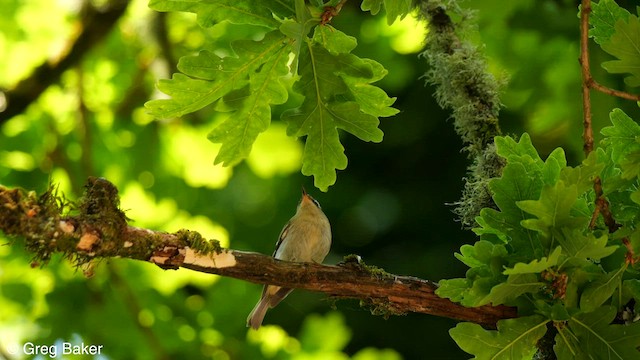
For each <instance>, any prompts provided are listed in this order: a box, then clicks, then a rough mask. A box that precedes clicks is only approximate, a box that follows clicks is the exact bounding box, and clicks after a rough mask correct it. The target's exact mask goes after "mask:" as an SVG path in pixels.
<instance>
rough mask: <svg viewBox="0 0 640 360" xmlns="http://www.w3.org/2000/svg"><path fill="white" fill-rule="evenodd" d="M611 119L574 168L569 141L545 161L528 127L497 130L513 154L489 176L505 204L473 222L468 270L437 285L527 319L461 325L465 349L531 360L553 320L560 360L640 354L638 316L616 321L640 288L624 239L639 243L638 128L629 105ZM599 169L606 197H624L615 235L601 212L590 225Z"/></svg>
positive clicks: (456, 333)
mask: <svg viewBox="0 0 640 360" xmlns="http://www.w3.org/2000/svg"><path fill="white" fill-rule="evenodd" d="M611 121H612V123H613V126H610V127H607V128H604V129H603V130H602V134H603V135H604V136H605V140H604V141H603V142H602V147H601V148H599V149H598V151H597V152H594V153H592V154H591V155H590V156H589V157H588V158H587V159H585V160H584V161H583V162H582V163H581V164H580V165H578V166H576V167H570V166H567V163H566V159H565V155H564V151H563V150H562V149H556V150H555V151H553V152H552V153H551V154H550V155H549V156H548V157H547V159H546V160H544V161H543V160H542V159H541V158H540V156H539V155H538V153H537V152H536V150H535V148H534V147H533V145H532V143H531V139H530V137H529V135H528V134H526V133H525V134H524V135H522V137H521V138H520V139H519V141H516V140H514V139H512V138H510V137H497V138H496V148H497V153H498V155H500V156H501V157H503V158H504V159H505V160H506V162H507V164H506V166H505V168H504V171H503V174H502V176H501V177H499V178H495V179H493V180H491V182H490V184H489V187H490V190H491V193H492V194H493V199H494V201H495V203H496V205H497V206H498V210H494V209H488V208H487V209H483V210H482V211H481V214H480V216H479V217H478V218H477V219H476V221H477V223H478V227H477V228H476V229H474V231H475V232H476V234H477V235H478V236H479V240H478V241H477V242H476V243H475V244H474V245H464V246H462V247H461V249H460V253H457V254H456V258H458V259H459V260H460V261H462V262H463V263H465V264H466V265H467V266H469V270H468V271H467V273H466V277H465V278H461V279H451V280H443V281H441V283H440V284H441V287H440V288H439V289H438V292H437V293H438V294H439V295H440V296H443V297H447V298H450V299H451V300H453V301H456V302H460V303H462V304H464V305H466V306H474V307H475V306H481V305H486V304H492V305H500V304H504V305H508V306H517V307H518V309H519V313H520V314H521V315H523V317H521V318H518V319H511V320H506V321H502V322H500V323H499V324H498V331H486V330H483V329H482V328H480V327H479V326H477V325H472V324H459V325H458V326H457V327H456V328H454V329H452V330H451V335H452V337H453V338H454V340H456V342H457V343H458V344H459V345H460V346H461V348H462V349H463V350H465V351H468V352H470V353H473V354H474V355H476V356H477V357H478V358H505V359H506V358H514V356H516V358H521V357H524V358H527V357H530V356H531V355H532V354H533V353H535V351H536V347H535V346H536V343H537V341H538V340H539V339H540V338H541V337H542V336H543V335H544V333H545V332H546V330H545V329H546V327H545V326H544V325H546V324H547V323H549V322H551V324H552V325H553V326H554V327H555V329H556V330H557V335H556V337H555V342H556V346H555V348H554V349H555V351H556V354H557V355H558V357H559V358H561V359H569V358H574V357H576V356H578V357H580V354H582V355H584V354H598V355H597V356H596V357H605V356H607V354H612V357H613V358H620V359H623V358H629V357H628V356H626V355H620V357H617V355H615V354H627V355H628V354H630V353H636V356H637V350H636V347H637V346H638V345H640V323H634V324H629V325H610V324H611V322H612V321H613V319H614V317H615V315H616V312H617V311H622V310H626V311H630V312H632V313H634V312H635V311H636V310H637V309H636V308H634V305H635V299H639V297H638V296H640V293H637V292H636V291H637V290H636V289H637V286H638V282H639V281H640V280H639V279H638V276H637V272H636V271H635V270H633V269H632V268H631V266H630V265H631V264H633V261H629V256H628V255H627V256H626V257H625V253H626V252H627V251H628V250H627V248H626V247H624V246H621V244H622V242H621V239H622V237H626V238H627V239H630V240H629V241H630V247H631V248H632V249H638V248H639V247H640V241H639V238H638V232H637V230H636V229H637V228H638V218H637V216H636V215H637V214H638V211H637V210H638V208H637V203H635V202H634V199H637V187H638V175H639V172H638V171H637V166H638V165H637V164H638V163H637V161H633V159H635V158H636V157H635V156H636V153H637V151H638V150H639V149H640V148H639V146H640V143H639V141H638V140H637V139H640V126H639V125H638V124H636V123H635V122H634V121H633V120H631V119H630V118H629V117H628V116H626V115H625V114H624V113H623V112H622V111H621V110H614V111H613V112H612V113H611ZM596 176H599V177H600V178H601V179H602V183H603V187H604V195H605V196H607V197H608V198H610V199H616V202H615V203H616V204H618V205H616V206H613V208H612V212H613V216H614V217H615V219H616V220H617V221H618V222H619V224H620V225H621V227H620V229H619V230H618V231H617V232H616V233H614V234H608V232H607V231H606V226H605V224H604V223H603V222H602V220H601V219H599V220H598V221H596V222H595V224H591V217H592V216H591V215H592V214H593V212H594V210H595V207H594V205H593V204H594V199H595V194H594V190H593V189H592V184H593V180H594V178H595V177H596ZM590 225H593V226H590ZM634 251H635V250H634ZM632 300H633V301H632ZM620 331H627V334H628V335H629V336H628V337H627V338H625V341H618V340H617V339H616V338H614V337H613V336H611V335H610V334H611V333H616V332H620ZM481 344H485V345H486V344H489V345H490V346H485V345H481Z"/></svg>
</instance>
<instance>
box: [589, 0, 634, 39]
mask: <svg viewBox="0 0 640 360" xmlns="http://www.w3.org/2000/svg"><path fill="white" fill-rule="evenodd" d="M629 15H631V14H629V12H628V11H627V10H626V9H623V8H621V7H620V6H618V4H616V2H615V1H614V0H600V1H599V2H597V3H592V4H591V16H589V24H591V26H592V27H591V29H589V37H592V38H593V40H594V41H595V42H596V43H598V44H602V43H604V42H607V41H608V40H609V39H610V38H611V36H612V35H613V34H614V33H615V24H616V22H617V21H618V20H624V21H628V19H629Z"/></svg>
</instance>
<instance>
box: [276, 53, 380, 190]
mask: <svg viewBox="0 0 640 360" xmlns="http://www.w3.org/2000/svg"><path fill="white" fill-rule="evenodd" d="M300 64H301V66H300V68H299V72H300V73H299V75H300V80H299V81H298V82H297V83H296V84H295V86H294V90H296V91H297V92H299V93H301V94H302V95H303V96H304V101H303V103H302V104H301V105H300V106H299V107H298V108H296V109H291V110H287V111H285V112H284V113H283V115H282V119H283V120H284V121H286V122H287V124H288V127H287V134H289V135H295V136H298V137H300V136H307V140H306V144H305V148H304V152H303V167H302V173H303V174H304V175H313V176H314V178H315V185H316V186H317V187H318V188H320V189H321V190H326V189H327V188H328V187H329V186H330V185H332V184H334V183H335V180H336V172H335V171H336V169H338V170H342V169H345V168H346V166H347V157H346V156H345V155H344V148H343V147H342V144H341V143H340V139H339V135H338V130H337V129H338V128H340V129H343V130H345V131H347V132H349V133H351V134H353V135H355V136H357V137H358V138H360V139H362V140H365V141H373V142H380V141H382V135H383V134H382V131H381V130H380V129H379V128H378V124H379V120H378V119H377V118H376V117H375V116H372V115H369V114H366V113H364V112H362V111H361V109H360V105H359V104H358V103H357V102H355V101H354V98H353V95H352V94H351V93H350V91H349V88H348V87H347V85H346V83H345V81H344V80H343V79H344V78H362V79H367V80H371V79H373V78H374V77H373V76H374V74H373V71H372V68H371V65H370V63H369V62H367V61H364V60H363V59H360V58H358V57H357V56H355V55H352V54H338V55H332V54H331V53H330V52H329V51H327V50H326V49H325V48H324V47H322V46H321V45H319V44H317V43H315V42H312V41H307V42H306V44H305V45H303V46H302V50H301V53H300ZM371 81H372V80H371Z"/></svg>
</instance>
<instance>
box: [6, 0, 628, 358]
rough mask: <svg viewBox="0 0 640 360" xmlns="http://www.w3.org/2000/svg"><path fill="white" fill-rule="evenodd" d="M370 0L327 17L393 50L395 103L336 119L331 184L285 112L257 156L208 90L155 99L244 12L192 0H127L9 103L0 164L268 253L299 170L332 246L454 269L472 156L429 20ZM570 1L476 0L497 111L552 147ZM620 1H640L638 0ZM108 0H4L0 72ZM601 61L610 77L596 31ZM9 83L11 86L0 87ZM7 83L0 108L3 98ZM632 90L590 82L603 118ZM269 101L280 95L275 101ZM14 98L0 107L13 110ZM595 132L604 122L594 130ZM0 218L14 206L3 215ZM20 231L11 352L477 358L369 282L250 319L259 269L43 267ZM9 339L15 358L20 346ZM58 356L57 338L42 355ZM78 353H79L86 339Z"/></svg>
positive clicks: (568, 58)
mask: <svg viewBox="0 0 640 360" xmlns="http://www.w3.org/2000/svg"><path fill="white" fill-rule="evenodd" d="M359 3H360V2H356V1H354V2H347V5H346V6H345V8H344V9H343V11H342V12H341V13H340V15H339V16H337V17H336V18H334V19H333V22H332V24H333V25H334V26H335V27H337V28H339V29H341V30H342V31H344V32H345V33H347V34H350V35H353V36H355V37H357V38H358V42H359V45H358V47H357V48H356V49H355V51H354V52H355V53H356V54H358V55H359V56H362V57H367V58H372V59H375V60H376V61H378V62H380V63H382V64H383V65H384V66H385V67H386V68H387V69H388V70H389V75H388V76H387V77H386V78H385V79H384V80H382V81H380V82H379V85H380V86H381V87H383V88H384V89H385V90H386V91H387V93H388V94H389V95H390V96H394V97H397V98H398V99H397V101H396V104H395V107H396V108H398V109H400V110H401V112H400V114H398V115H397V116H395V117H393V118H387V119H382V120H381V125H380V127H381V128H382V130H383V131H384V133H385V138H384V141H383V142H382V143H380V144H372V143H363V142H361V141H359V140H357V139H355V138H353V137H351V136H344V137H343V138H342V141H343V144H344V145H345V148H346V154H347V156H348V158H349V166H348V168H347V169H346V170H345V171H341V172H339V173H338V181H337V183H336V185H334V186H332V187H331V188H330V189H329V192H327V193H321V192H320V191H318V190H317V189H314V188H313V185H312V184H313V180H312V179H311V178H306V177H304V176H302V175H301V174H300V166H301V164H300V159H301V153H302V143H301V142H300V141H299V140H296V139H292V138H287V137H286V135H285V125H284V124H283V123H282V122H280V121H279V120H274V121H273V123H272V126H271V128H270V129H269V130H268V131H267V132H266V133H264V134H262V135H261V136H260V137H259V138H258V141H257V142H256V144H255V145H254V147H253V151H252V153H251V156H250V157H249V159H248V160H247V161H245V162H243V163H241V164H240V165H238V166H237V167H235V168H233V169H229V168H223V167H221V166H213V159H214V158H215V155H216V153H217V149H218V147H219V145H216V144H212V143H210V142H209V141H208V140H207V138H206V135H207V133H208V132H209V131H210V130H211V129H212V128H213V127H214V126H215V124H216V122H217V121H219V120H220V119H221V117H220V116H219V115H217V114H216V113H215V112H214V111H213V110H212V109H210V108H205V109H203V110H202V111H199V112H197V113H196V114H193V115H190V116H185V117H184V118H181V119H174V120H171V121H157V120H154V119H152V118H151V117H149V116H148V115H147V114H146V113H145V110H144V108H143V104H144V102H145V101H147V100H149V99H151V98H156V97H158V96H159V93H157V91H156V90H155V89H154V83H155V82H156V81H157V80H158V79H160V78H168V77H170V74H171V73H172V72H173V71H174V70H173V69H175V65H176V61H177V59H178V58H179V57H180V56H182V55H187V54H192V53H193V52H196V51H198V50H200V49H202V48H207V49H211V50H215V51H217V53H218V54H224V53H228V52H229V51H230V49H229V48H228V46H227V43H228V41H229V40H230V39H236V38H245V37H247V36H248V34H247V33H246V32H245V30H243V28H241V27H238V26H234V25H231V24H226V23H222V24H219V25H216V26H214V27H212V28H208V29H202V28H199V27H198V25H197V24H196V21H195V16H194V15H193V14H185V13H169V14H158V13H156V12H153V11H151V10H149V9H148V7H147V1H146V0H133V1H130V2H128V4H127V5H126V6H127V9H126V12H125V14H124V15H123V16H122V17H121V18H119V20H118V22H117V23H116V25H115V27H114V28H113V30H112V31H110V32H109V33H108V35H107V36H106V38H105V39H104V40H102V41H99V42H97V43H95V44H92V47H91V49H90V50H89V51H88V52H87V53H86V54H85V55H84V56H83V57H82V58H81V59H78V61H77V63H76V64H75V65H74V66H72V67H71V68H70V69H69V70H67V71H65V72H64V73H63V74H62V76H61V77H60V79H59V81H56V82H55V83H54V84H53V85H51V86H49V87H48V88H47V89H46V90H45V91H44V93H43V94H42V95H41V96H40V97H39V98H37V99H34V102H33V103H32V104H31V106H29V107H28V108H27V110H26V111H24V112H23V113H21V114H20V115H17V116H14V117H12V118H10V119H3V120H1V122H0V184H2V185H4V186H9V187H14V186H17V187H22V188H25V189H29V190H36V191H39V192H41V191H43V190H44V189H45V188H46V187H47V184H48V182H49V181H51V182H54V183H58V184H60V190H62V191H63V192H64V193H65V194H66V196H67V197H68V198H70V199H76V198H77V197H78V196H79V195H80V194H81V192H82V186H83V184H84V182H85V180H86V178H87V176H90V175H93V176H103V177H106V178H107V179H109V180H110V181H111V182H113V183H114V184H116V186H117V187H118V188H119V189H120V194H121V196H122V208H123V209H125V210H126V211H127V216H128V217H130V218H131V219H133V224H134V225H136V226H140V227H148V228H152V229H158V230H165V231H176V230H178V229H180V228H188V229H192V230H197V231H200V232H201V233H202V234H203V235H204V236H205V237H207V238H215V239H219V240H221V241H222V242H223V245H224V246H228V247H231V248H233V249H239V250H247V251H257V252H261V253H265V254H271V252H272V251H273V246H274V244H275V241H276V238H277V236H278V233H279V231H280V230H281V227H282V226H283V225H284V224H285V222H286V221H287V220H288V219H289V217H291V216H292V215H293V213H294V211H295V206H296V204H297V201H298V198H299V197H300V188H301V186H305V187H306V188H307V190H309V192H310V193H312V195H313V196H314V197H315V198H316V199H317V200H319V201H320V203H321V204H322V206H323V209H324V211H325V213H326V214H327V216H328V217H329V219H330V221H331V223H332V228H333V236H334V243H333V246H332V250H331V253H330V255H329V256H328V258H327V260H326V261H325V263H328V264H335V263H337V262H339V261H341V259H342V257H343V256H344V255H347V254H351V253H355V254H359V255H360V256H362V257H363V259H364V260H365V261H366V262H367V263H368V264H373V265H376V266H379V267H382V268H384V269H385V270H387V271H389V272H391V273H396V274H403V275H413V276H418V277H421V278H425V279H431V280H439V279H443V278H452V277H461V276H463V274H464V271H465V267H464V266H463V264H461V263H460V262H458V261H456V260H455V259H454V257H453V253H454V252H455V251H457V250H458V248H459V247H460V245H462V244H465V243H470V242H472V241H473V240H474V235H473V233H472V232H471V231H468V230H464V229H461V226H460V223H458V222H456V221H455V217H454V215H453V214H452V209H453V207H452V205H451V204H452V203H455V202H456V201H457V200H458V199H459V197H460V191H461V189H462V186H463V177H464V176H465V174H466V166H467V165H468V161H467V159H466V157H465V154H463V153H461V152H460V147H461V143H460V140H459V139H458V138H457V137H456V135H455V133H454V131H453V126H452V121H451V120H449V119H448V118H449V113H447V112H444V111H442V110H441V109H440V108H439V107H438V106H437V104H436V103H435V100H434V99H433V97H432V93H433V89H432V88H430V87H429V86H427V87H425V86H424V82H423V80H422V79H420V76H421V75H422V74H423V73H424V72H426V71H427V70H428V67H427V64H426V61H425V60H424V59H422V58H419V57H418V53H419V52H420V51H421V49H422V45H423V39H424V24H421V23H420V22H418V21H417V20H415V19H414V18H412V17H407V18H406V19H405V20H404V21H402V22H400V23H396V24H395V25H394V26H392V27H388V26H387V25H386V19H385V17H384V16H383V14H378V16H375V17H374V16H370V15H369V14H368V13H362V12H361V11H360V10H359V5H360V4H359ZM577 3H578V2H577V1H565V0H537V1H534V0H522V1H517V2H503V1H490V0H477V1H473V2H465V3H464V4H463V5H466V6H472V7H473V8H474V9H477V10H479V11H478V12H477V13H476V15H477V16H476V20H477V21H478V32H477V33H473V34H469V37H470V38H471V39H472V40H473V41H474V42H475V43H477V44H479V45H480V46H481V48H482V51H483V52H484V53H485V54H486V56H487V58H488V66H489V70H490V71H491V72H492V73H494V75H495V76H496V77H497V78H499V79H501V80H502V81H504V83H505V86H504V89H503V94H502V99H503V103H504V109H503V111H502V113H501V116H500V122H501V126H502V128H503V131H504V132H505V133H507V134H516V135H517V134H520V133H522V132H523V131H527V132H529V133H530V134H531V135H532V137H533V141H534V144H535V145H536V146H537V148H538V149H539V151H540V152H541V153H542V154H548V153H549V152H551V151H552V150H553V149H554V148H556V147H559V146H561V147H564V148H565V150H566V152H567V155H568V158H569V161H570V164H575V163H577V162H579V161H580V160H581V159H582V150H581V146H582V144H581V131H582V130H581V121H582V120H581V116H582V108H581V97H580V96H581V92H580V71H579V65H578V61H577V59H578V52H579V45H578V18H577V16H576V14H577ZM619 3H620V5H628V6H629V7H631V6H633V4H631V2H622V1H621V2H619ZM87 6H92V7H94V8H98V9H100V8H108V7H109V6H113V4H112V3H110V2H109V1H108V0H102V1H100V0H95V1H91V2H85V1H82V0H58V1H50V0H30V1H26V0H4V1H3V8H4V10H3V11H2V12H1V13H0V54H1V55H0V89H5V90H6V91H11V89H12V88H13V87H14V86H15V85H16V84H17V83H18V82H19V81H20V80H21V79H23V78H26V77H29V76H30V74H31V73H32V72H33V70H34V68H35V67H37V66H38V65H39V64H41V63H43V62H46V61H50V62H55V61H56V58H57V57H58V56H60V54H61V53H63V52H64V49H65V48H66V47H68V46H69V45H70V43H71V42H72V41H73V39H74V38H75V37H76V36H77V34H78V31H80V30H79V28H80V26H79V22H80V18H81V14H82V12H83V9H86V7H87ZM591 57H592V62H593V71H594V75H595V78H596V79H597V80H599V81H600V82H602V83H604V84H606V85H609V86H612V87H616V88H619V89H624V85H623V82H622V79H621V78H612V77H606V76H605V74H604V73H603V71H602V69H601V68H600V67H599V63H600V62H601V61H603V60H606V59H607V55H606V54H603V53H602V52H600V51H599V50H597V49H596V47H595V46H594V47H593V51H592V55H591ZM1 94H3V92H1V91H0V95H1ZM3 96H4V95H2V96H0V109H3V108H4V107H5V106H6V104H5V103H4V100H3V98H4V97H3ZM613 107H623V108H624V109H625V111H626V112H627V113H628V114H630V115H631V114H634V113H637V112H638V108H637V106H636V105H635V104H633V103H621V102H618V100H616V99H613V98H610V97H606V96H603V95H600V94H597V93H594V94H593V108H594V129H595V131H596V133H597V132H598V131H599V129H600V128H602V127H603V126H604V124H606V123H608V112H609V111H610V110H611V108H613ZM274 112H275V118H278V117H279V114H280V112H281V110H279V109H276V110H275V111H274ZM0 115H1V114H0ZM598 139H599V138H597V139H596V140H598ZM0 221H2V219H0ZM30 259H31V257H30V255H29V254H27V253H25V252H24V251H23V250H22V247H21V242H20V241H19V240H18V241H15V242H13V241H12V240H10V239H7V238H6V237H3V235H0V349H2V350H0V357H2V356H3V355H4V356H6V355H8V349H9V348H10V346H12V345H15V344H23V343H25V342H27V341H30V342H33V343H35V344H48V345H51V344H55V343H56V342H58V343H59V342H61V341H70V342H74V343H81V342H84V343H85V344H101V345H104V350H103V355H104V356H103V357H102V358H109V359H177V358H191V359H199V358H212V359H256V358H268V359H289V358H294V359H346V358H354V359H359V360H364V359H401V358H403V359H423V358H426V357H425V356H427V355H426V354H428V358H430V359H464V358H468V356H467V355H466V354H465V353H463V352H462V351H461V350H459V349H458V348H457V347H456V345H455V343H453V341H452V340H451V339H450V338H449V335H448V333H447V331H448V329H449V328H451V327H453V326H454V325H455V322H454V321H453V320H449V319H442V318H436V317H433V316H428V315H422V314H408V315H406V316H398V317H390V318H389V319H384V318H382V317H379V316H374V315H371V314H370V313H369V311H367V310H366V309H363V308H361V307H360V306H359V304H358V303H357V302H356V301H338V302H337V303H336V307H335V308H334V306H333V302H332V301H328V300H327V299H326V298H325V297H324V296H322V295H319V294H314V293H309V292H304V291H295V292H294V293H293V294H292V295H290V296H289V297H288V298H287V299H286V300H285V301H284V302H283V303H282V304H281V305H279V306H278V307H277V308H276V309H273V310H271V311H270V312H269V313H268V314H267V317H266V319H265V326H263V327H262V328H261V329H260V331H258V332H254V331H248V330H247V328H246V327H245V319H246V316H247V314H248V313H249V311H250V310H251V309H252V307H253V305H254V304H255V302H256V301H257V300H258V298H259V295H260V291H261V286H259V285H255V284H251V283H246V282H243V281H239V280H234V279H228V278H220V277H217V276H210V275H203V274H198V273H194V272H190V271H188V270H179V271H163V270H161V269H159V268H158V267H156V266H153V265H150V264H145V263H140V262H134V261H127V260H122V259H111V260H108V261H107V260H105V261H100V262H98V263H97V264H95V269H93V271H94V272H95V275H94V276H93V277H91V278H89V279H87V278H85V277H84V276H83V274H82V271H81V270H76V269H74V268H73V267H72V266H71V265H70V263H69V262H68V261H67V260H65V259H62V258H60V257H56V258H54V259H53V260H52V261H51V262H50V263H49V264H47V265H46V266H44V267H38V266H37V265H36V266H35V267H34V268H32V267H31V264H30ZM10 358H12V359H13V358H22V355H19V354H18V355H13V356H11V357H10ZM45 358H46V356H45ZM76 358H80V356H79V357H76Z"/></svg>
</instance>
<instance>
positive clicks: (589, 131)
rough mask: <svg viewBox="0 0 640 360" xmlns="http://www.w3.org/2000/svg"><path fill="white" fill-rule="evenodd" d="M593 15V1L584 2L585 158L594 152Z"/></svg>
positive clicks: (582, 52)
mask: <svg viewBox="0 0 640 360" xmlns="http://www.w3.org/2000/svg"><path fill="white" fill-rule="evenodd" d="M590 13H591V0H582V6H581V7H580V65H581V68H582V109H583V111H584V115H583V116H584V118H583V121H582V124H583V127H584V130H583V132H582V141H583V151H584V155H585V157H587V156H589V154H590V153H591V151H593V128H592V126H591V91H590V90H591V88H590V83H591V82H592V81H593V80H592V79H591V68H590V65H589V14H590Z"/></svg>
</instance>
